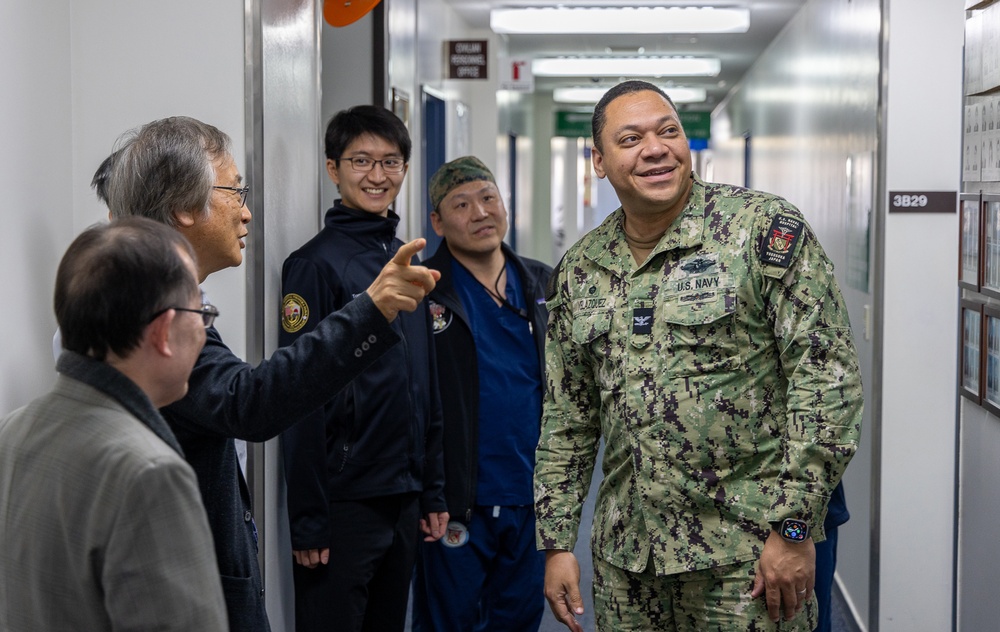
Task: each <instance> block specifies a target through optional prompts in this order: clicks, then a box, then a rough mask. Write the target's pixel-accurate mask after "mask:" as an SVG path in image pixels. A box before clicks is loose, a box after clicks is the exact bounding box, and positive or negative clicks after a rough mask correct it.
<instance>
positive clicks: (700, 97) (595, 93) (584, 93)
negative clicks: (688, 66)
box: [552, 86, 707, 104]
mask: <svg viewBox="0 0 1000 632" xmlns="http://www.w3.org/2000/svg"><path fill="white" fill-rule="evenodd" d="M661 89H662V90H663V91H664V92H666V93H667V95H668V96H669V97H670V98H671V100H673V102H674V103H701V102H702V101H704V100H705V99H706V98H707V92H706V91H705V89H704V88H687V87H682V86H672V87H669V88H665V87H663V86H661ZM608 90H609V88H589V87H588V88H556V89H555V90H553V91H552V100H553V101H556V102H558V103H589V104H595V103H597V102H598V101H600V100H601V97H603V96H604V93H605V92H607V91H608Z"/></svg>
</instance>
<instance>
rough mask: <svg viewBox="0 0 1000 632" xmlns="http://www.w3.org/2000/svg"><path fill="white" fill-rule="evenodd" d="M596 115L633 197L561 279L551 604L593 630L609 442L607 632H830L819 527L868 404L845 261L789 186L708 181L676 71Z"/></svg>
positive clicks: (550, 449)
mask: <svg viewBox="0 0 1000 632" xmlns="http://www.w3.org/2000/svg"><path fill="white" fill-rule="evenodd" d="M593 127H594V145H595V147H594V151H593V164H594V171H595V173H596V174H597V175H598V177H602V178H603V177H607V178H608V179H609V180H610V182H611V184H612V186H614V188H615V191H616V192H617V194H618V198H619V200H621V204H622V208H620V209H619V210H618V211H616V212H615V213H612V214H611V216H609V217H608V219H607V220H605V221H604V222H603V223H602V224H601V226H599V227H598V228H597V229H595V230H593V231H591V232H590V233H589V234H587V235H586V236H585V237H584V238H583V239H581V240H580V241H579V242H578V243H577V244H575V245H574V246H573V247H572V248H570V249H569V251H568V252H567V253H566V255H565V257H564V258H563V260H562V262H561V263H560V264H559V266H558V267H557V268H556V271H555V272H554V273H553V277H552V282H551V283H550V285H549V291H548V308H549V312H550V316H549V326H548V332H547V340H546V373H547V382H548V384H547V387H548V392H547V395H546V401H545V405H544V410H543V415H542V434H541V439H540V442H539V445H538V451H537V455H536V468H535V508H536V513H537V524H538V545H539V548H540V549H544V550H545V551H546V576H545V594H546V598H547V599H548V600H549V604H550V606H551V608H552V610H553V613H554V614H555V616H556V618H557V619H559V620H560V621H562V622H563V623H564V624H565V625H566V626H567V627H569V628H570V629H571V630H574V631H576V632H579V631H580V630H581V628H580V625H579V624H578V622H577V621H576V619H575V616H574V615H578V614H581V613H582V612H583V608H582V601H581V600H580V590H579V580H580V571H579V565H578V564H577V561H576V558H575V557H574V556H573V553H572V550H573V547H574V545H575V543H576V534H577V529H578V526H579V519H580V508H581V505H582V504H583V500H584V498H585V497H586V493H587V486H588V484H589V482H590V477H591V472H592V470H593V467H594V460H595V456H596V454H597V450H598V443H599V439H600V438H601V437H602V436H603V438H604V441H605V444H606V445H605V454H604V460H603V468H604V481H603V483H602V485H601V489H600V493H599V495H598V499H597V507H596V510H595V522H594V528H593V534H592V551H593V556H594V585H593V590H594V610H595V617H596V621H597V627H598V629H599V630H611V629H613V630H616V631H617V630H642V631H649V630H739V631H741V632H742V631H745V630H776V629H779V628H780V629H781V630H801V631H803V632H805V631H809V630H812V628H813V627H814V625H815V622H816V601H815V597H814V596H813V594H812V590H813V585H814V575H815V551H814V544H813V542H814V541H820V540H822V539H823V518H824V515H825V513H826V506H827V502H828V499H829V496H830V494H831V492H832V491H833V489H834V487H835V486H836V485H837V482H838V481H839V480H840V477H841V475H842V474H843V471H844V468H845V467H846V466H847V463H848V461H849V460H850V458H851V456H852V455H853V454H854V452H855V450H856V448H857V441H858V436H859V433H860V425H861V414H862V403H861V401H862V388H861V378H860V371H859V368H858V362H857V352H856V350H855V348H854V344H853V341H852V336H851V329H850V323H849V322H848V314H847V310H846V308H845V306H844V302H843V299H842V297H841V295H840V291H839V289H838V288H837V284H836V282H835V280H834V278H833V265H832V263H831V262H830V261H829V259H828V258H827V257H826V254H825V253H824V252H823V249H822V248H821V247H820V245H819V243H818V242H817V240H816V237H815V235H814V234H813V233H812V230H811V229H810V228H809V226H808V225H807V224H806V223H805V221H804V220H803V218H802V215H801V213H800V212H799V211H798V210H797V209H795V208H794V207H793V206H791V205H790V204H789V203H788V202H787V201H785V200H783V199H781V198H779V197H776V196H774V195H770V194H766V193H761V192H758V191H751V190H747V189H742V188H738V187H733V186H726V185H719V184H708V183H705V182H703V181H702V180H700V179H699V178H698V177H697V176H696V175H694V173H693V172H692V168H691V153H690V150H689V148H688V143H687V139H686V137H685V135H684V131H683V129H682V128H681V124H680V121H679V119H678V115H677V111H676V108H675V107H674V105H673V103H672V102H671V101H670V99H669V98H668V97H667V96H666V95H665V94H664V93H663V92H662V91H661V90H659V89H658V88H656V87H655V86H653V85H651V84H648V83H645V82H640V81H629V82H625V83H622V84H619V85H618V86H616V87H614V88H612V89H611V90H610V91H609V92H608V93H607V94H606V95H605V96H604V97H603V98H602V99H601V101H600V103H598V105H597V108H596V109H595V112H594V122H593ZM781 619H784V621H781Z"/></svg>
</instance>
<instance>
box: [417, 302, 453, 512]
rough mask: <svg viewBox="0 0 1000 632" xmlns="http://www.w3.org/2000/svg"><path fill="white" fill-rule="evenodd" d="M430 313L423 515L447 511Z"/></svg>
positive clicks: (442, 417)
mask: <svg viewBox="0 0 1000 632" xmlns="http://www.w3.org/2000/svg"><path fill="white" fill-rule="evenodd" d="M424 311H425V312H426V314H427V319H426V320H427V356H428V358H427V359H428V363H427V370H428V376H429V377H430V389H431V392H430V394H429V395H430V410H429V411H428V412H429V415H430V416H429V418H428V420H427V434H426V435H425V439H424V441H425V444H424V480H423V492H422V493H421V496H420V510H421V514H422V515H427V514H428V513H431V512H435V513H437V512H442V511H447V510H448V509H447V503H446V502H445V498H444V484H445V481H444V413H443V412H442V409H441V390H440V386H439V380H438V368H437V353H436V350H435V348H434V332H433V327H432V324H431V317H430V312H429V311H428V310H426V309H424Z"/></svg>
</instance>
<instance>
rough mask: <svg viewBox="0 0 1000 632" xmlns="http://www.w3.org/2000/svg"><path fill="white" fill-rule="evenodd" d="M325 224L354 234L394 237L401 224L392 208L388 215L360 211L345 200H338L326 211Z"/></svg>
mask: <svg viewBox="0 0 1000 632" xmlns="http://www.w3.org/2000/svg"><path fill="white" fill-rule="evenodd" d="M323 224H324V226H326V227H327V228H332V229H335V230H343V231H346V232H350V233H351V234H354V235H366V236H370V237H377V238H383V239H385V238H387V239H390V240H391V239H392V238H394V237H395V236H396V227H397V226H398V225H399V215H396V213H395V212H393V211H392V209H389V213H388V215H387V216H386V217H382V216H381V215H375V214H373V213H366V212H365V211H359V210H357V209H353V208H351V207H349V206H344V202H343V200H339V199H338V200H337V201H336V202H334V203H333V207H332V208H331V209H330V210H328V211H327V212H326V216H325V217H324V218H323Z"/></svg>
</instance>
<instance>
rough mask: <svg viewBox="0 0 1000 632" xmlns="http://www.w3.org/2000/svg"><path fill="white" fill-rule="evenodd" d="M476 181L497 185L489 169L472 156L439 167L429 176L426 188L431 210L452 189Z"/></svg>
mask: <svg viewBox="0 0 1000 632" xmlns="http://www.w3.org/2000/svg"><path fill="white" fill-rule="evenodd" d="M476 180H486V181H487V182H492V183H493V184H496V183H497V181H496V180H495V179H493V174H492V173H490V170H489V168H488V167H487V166H486V165H484V164H483V163H482V161H481V160H479V159H478V158H476V157H474V156H462V157H461V158H456V159H455V160H452V161H451V162H447V163H445V164H443V165H441V168H440V169H438V170H437V172H435V173H434V175H433V176H431V182H430V185H428V187H427V190H428V191H429V193H430V197H431V210H435V211H436V210H437V208H438V205H439V204H441V200H443V199H444V198H445V196H446V195H448V193H450V192H451V191H452V189H454V188H456V187H460V186H462V185H463V184H465V183H466V182H475V181H476Z"/></svg>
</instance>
